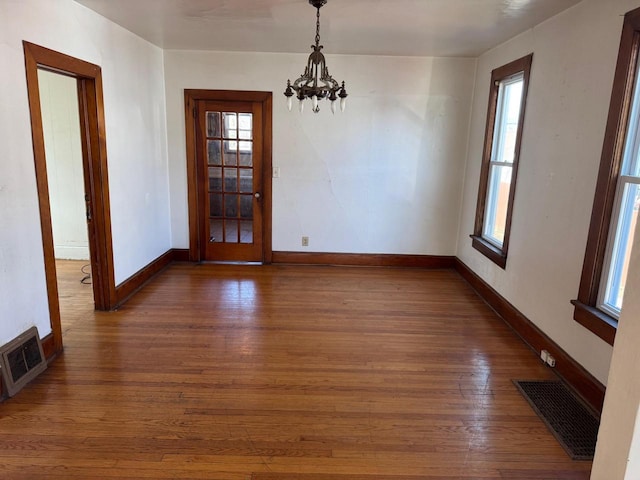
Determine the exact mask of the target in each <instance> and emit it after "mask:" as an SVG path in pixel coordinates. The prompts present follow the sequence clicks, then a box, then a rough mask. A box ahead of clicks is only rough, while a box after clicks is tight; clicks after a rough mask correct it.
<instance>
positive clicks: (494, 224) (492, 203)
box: [482, 165, 513, 247]
mask: <svg viewBox="0 0 640 480" xmlns="http://www.w3.org/2000/svg"><path fill="white" fill-rule="evenodd" d="M512 171H513V168H512V167H511V166H508V165H502V166H501V165H492V166H491V170H490V172H489V185H488V187H487V202H486V206H485V209H486V210H485V212H486V213H485V224H484V231H483V232H482V236H483V237H485V238H486V239H487V240H489V241H490V242H491V243H494V244H496V245H497V246H499V247H501V246H502V244H503V242H504V231H505V227H506V225H507V208H508V206H509V190H510V189H511V173H512Z"/></svg>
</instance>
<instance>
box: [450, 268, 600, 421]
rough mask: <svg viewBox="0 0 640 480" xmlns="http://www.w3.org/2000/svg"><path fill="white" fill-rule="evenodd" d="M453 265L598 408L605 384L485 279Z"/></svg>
mask: <svg viewBox="0 0 640 480" xmlns="http://www.w3.org/2000/svg"><path fill="white" fill-rule="evenodd" d="M455 269H456V270H457V271H458V273H459V274H460V275H461V276H462V278H464V279H465V280H466V281H467V282H468V283H469V285H471V287H472V288H473V289H474V290H475V291H476V292H477V293H478V295H480V297H482V299H483V300H484V301H485V302H487V304H488V305H489V306H490V307H491V308H492V309H493V310H494V311H495V312H496V313H497V314H498V315H499V316H500V317H501V318H502V319H503V320H504V321H505V322H506V323H507V325H509V326H510V327H511V328H512V329H513V330H514V331H515V333H516V334H517V335H518V336H519V337H520V338H521V339H522V340H523V341H524V343H526V344H527V345H528V346H529V347H530V348H531V349H532V350H533V351H534V352H535V354H536V356H539V355H540V351H541V350H543V349H544V350H547V351H548V352H549V353H551V355H553V357H554V358H555V359H556V366H555V368H554V371H555V372H556V374H557V375H558V376H560V377H561V378H562V379H563V380H564V381H565V382H566V383H568V384H569V386H571V387H572V388H573V389H574V390H575V391H576V392H577V393H578V394H579V395H580V396H582V398H583V399H584V400H585V401H586V402H587V403H589V405H591V406H592V407H593V408H594V409H595V410H596V411H598V412H602V403H603V402H604V394H605V390H606V389H605V387H604V385H602V384H601V383H600V382H599V381H598V380H597V379H596V378H595V377H594V376H593V375H591V374H590V373H589V372H587V371H586V370H585V369H584V368H583V367H582V366H581V365H580V364H579V363H578V362H576V361H575V360H574V359H573V358H571V357H570V356H569V354H567V352H565V351H564V350H563V349H562V348H560V347H559V346H558V345H557V344H556V343H555V342H554V341H553V340H551V339H550V338H549V337H548V336H547V335H546V334H545V333H544V332H543V331H542V330H540V329H539V328H538V327H536V326H535V325H534V324H533V322H531V320H529V319H528V318H527V317H525V316H524V315H523V314H522V313H521V312H520V311H519V310H518V309H516V308H515V307H514V306H513V305H511V303H509V302H508V301H507V300H506V299H505V298H504V297H502V295H500V294H499V293H498V292H496V291H495V290H494V289H493V288H492V287H491V286H490V285H489V284H488V283H486V282H485V281H484V280H483V279H482V278H480V277H479V276H478V275H477V274H476V273H475V272H473V271H472V270H471V269H470V268H469V267H468V266H467V265H465V264H464V263H463V262H462V261H460V259H458V258H456V261H455Z"/></svg>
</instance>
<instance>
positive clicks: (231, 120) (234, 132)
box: [222, 112, 238, 138]
mask: <svg viewBox="0 0 640 480" xmlns="http://www.w3.org/2000/svg"><path fill="white" fill-rule="evenodd" d="M222 119H223V121H224V131H223V134H224V135H223V136H224V138H238V117H237V115H236V114H235V113H226V112H225V113H223V114H222Z"/></svg>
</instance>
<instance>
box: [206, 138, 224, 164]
mask: <svg viewBox="0 0 640 480" xmlns="http://www.w3.org/2000/svg"><path fill="white" fill-rule="evenodd" d="M207 162H208V163H209V165H222V152H221V151H220V140H207Z"/></svg>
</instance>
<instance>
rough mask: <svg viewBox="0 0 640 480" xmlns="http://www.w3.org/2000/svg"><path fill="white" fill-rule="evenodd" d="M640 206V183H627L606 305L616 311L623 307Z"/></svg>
mask: <svg viewBox="0 0 640 480" xmlns="http://www.w3.org/2000/svg"><path fill="white" fill-rule="evenodd" d="M639 207H640V185H637V184H630V183H627V184H626V185H625V186H624V193H623V194H622V202H621V207H620V215H619V216H618V218H617V219H616V220H617V225H616V230H615V240H614V242H613V248H612V252H611V263H610V266H609V269H608V270H609V271H608V276H607V283H606V290H605V296H604V302H603V303H604V306H605V307H608V308H610V309H613V310H614V312H615V313H618V314H619V312H620V309H621V308H622V298H623V296H624V287H625V284H626V280H627V270H628V268H629V258H630V256H631V246H632V245H633V236H634V232H635V230H636V225H637V222H638V208H639Z"/></svg>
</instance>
